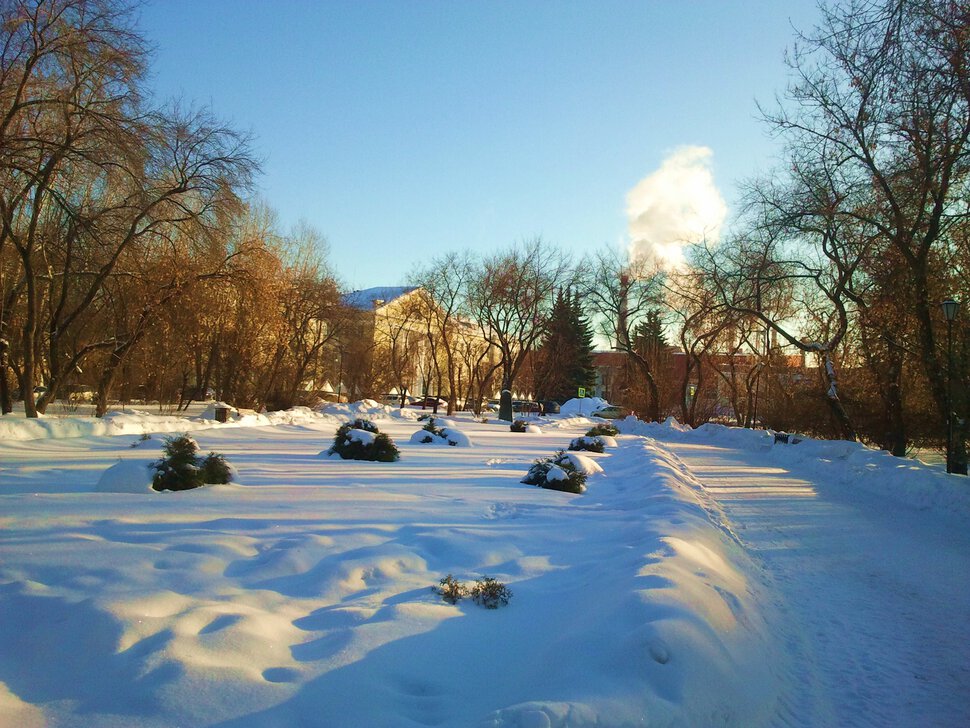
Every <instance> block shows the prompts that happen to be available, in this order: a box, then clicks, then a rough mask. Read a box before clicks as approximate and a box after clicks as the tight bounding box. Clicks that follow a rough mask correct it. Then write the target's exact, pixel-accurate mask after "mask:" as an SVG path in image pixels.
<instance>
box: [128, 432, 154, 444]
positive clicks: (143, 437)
mask: <svg viewBox="0 0 970 728" xmlns="http://www.w3.org/2000/svg"><path fill="white" fill-rule="evenodd" d="M151 439H152V436H151V435H149V434H148V433H147V432H143V433H142V434H141V437H139V438H138V439H137V440H135V441H134V442H133V443H131V445H129V447H141V445H142V443H145V442H148V441H149V440H151Z"/></svg>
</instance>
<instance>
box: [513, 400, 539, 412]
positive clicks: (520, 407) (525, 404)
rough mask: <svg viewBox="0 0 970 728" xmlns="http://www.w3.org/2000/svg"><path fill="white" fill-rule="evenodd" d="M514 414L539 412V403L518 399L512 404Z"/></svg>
mask: <svg viewBox="0 0 970 728" xmlns="http://www.w3.org/2000/svg"><path fill="white" fill-rule="evenodd" d="M512 411H513V412H538V411H539V403H538V402H530V401H528V400H522V399H517V400H514V401H513V402H512Z"/></svg>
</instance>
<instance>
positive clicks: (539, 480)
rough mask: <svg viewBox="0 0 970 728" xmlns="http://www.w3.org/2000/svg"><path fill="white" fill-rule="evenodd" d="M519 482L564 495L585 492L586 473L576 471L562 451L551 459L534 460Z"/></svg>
mask: <svg viewBox="0 0 970 728" xmlns="http://www.w3.org/2000/svg"><path fill="white" fill-rule="evenodd" d="M521 482H523V483H525V484H526V485H537V486H539V487H540V488H547V489H549V490H561V491H563V492H564V493H583V492H585V491H586V473H583V472H581V471H580V470H578V469H577V468H576V465H575V464H574V463H573V461H572V460H571V459H570V458H569V456H568V455H567V454H566V453H565V452H564V451H562V450H560V451H559V452H557V453H556V454H555V455H554V456H552V457H551V458H546V459H545V460H542V459H540V460H536V461H535V463H534V464H533V465H532V467H531V468H529V472H528V473H527V474H526V476H525V477H524V478H523V479H522V481H521Z"/></svg>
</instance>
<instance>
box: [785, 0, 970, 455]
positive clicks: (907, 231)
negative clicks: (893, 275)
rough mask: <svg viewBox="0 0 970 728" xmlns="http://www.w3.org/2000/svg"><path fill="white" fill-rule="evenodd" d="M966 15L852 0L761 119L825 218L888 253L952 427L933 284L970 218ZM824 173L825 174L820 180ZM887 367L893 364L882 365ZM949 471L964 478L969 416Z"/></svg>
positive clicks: (806, 40)
mask: <svg viewBox="0 0 970 728" xmlns="http://www.w3.org/2000/svg"><path fill="white" fill-rule="evenodd" d="M968 24H970V10H968V9H967V6H966V3H962V2H948V1H944V0H878V1H877V2H871V1H869V0H852V1H851V2H847V3H840V4H836V5H832V6H826V7H823V16H822V22H821V24H820V26H819V28H817V29H816V30H815V31H814V32H812V33H810V34H805V35H802V36H801V37H800V42H799V44H798V45H797V46H796V48H795V49H794V52H793V53H792V54H791V57H790V61H791V68H792V72H793V81H792V83H791V84H790V86H789V88H788V91H787V93H786V100H785V103H784V104H783V105H782V106H781V108H780V109H779V110H778V111H777V112H771V113H768V114H766V118H767V120H768V122H769V123H770V124H771V125H772V126H773V127H774V128H775V129H776V130H777V131H778V133H779V134H780V135H781V136H782V137H783V138H784V140H785V142H786V144H787V147H788V149H789V156H790V158H791V162H792V166H793V168H794V169H795V172H796V174H801V173H802V171H803V170H809V171H810V173H811V175H812V176H813V177H814V178H815V180H816V182H817V184H818V185H819V187H820V188H821V189H824V190H825V193H826V194H825V198H826V199H828V200H829V202H830V209H829V210H828V211H827V213H826V214H827V216H828V217H829V218H832V219H836V220H837V221H838V224H839V226H840V227H846V226H849V225H857V226H860V227H861V228H862V235H863V236H864V237H866V236H869V235H870V231H871V232H872V233H874V234H875V235H877V236H878V239H879V240H880V241H881V243H882V244H883V245H885V246H886V247H887V248H888V249H891V250H892V251H894V255H895V257H896V260H897V261H898V264H899V266H900V267H901V268H902V270H903V271H905V278H906V284H907V285H906V286H905V289H904V290H903V291H900V293H902V292H906V293H908V295H909V296H910V297H909V299H908V300H907V301H906V305H908V306H909V307H910V308H911V310H912V316H913V321H914V334H915V343H916V347H917V352H918V357H919V360H920V363H921V365H922V370H923V376H925V378H926V381H927V382H928V385H929V390H930V393H931V395H932V397H933V400H934V402H935V403H936V407H937V412H938V416H939V420H940V421H941V422H944V421H946V420H948V419H949V412H948V409H947V408H948V405H949V403H950V397H949V393H948V391H947V384H946V377H945V375H944V371H945V370H946V367H944V366H943V364H944V362H943V361H941V359H942V357H941V352H942V347H941V346H940V341H939V339H940V335H939V329H940V326H941V325H942V320H941V318H942V317H941V316H940V314H939V312H938V302H939V301H940V300H942V299H943V298H946V297H948V296H949V295H952V292H951V291H948V290H946V289H941V287H940V284H941V282H942V281H943V280H946V279H945V278H941V277H938V276H936V275H935V272H936V271H938V270H939V269H940V264H941V262H942V261H943V260H945V259H946V258H947V257H948V256H949V253H950V251H951V249H952V244H953V243H952V241H953V231H954V228H956V227H958V226H959V225H961V224H963V222H964V221H966V219H967V217H968V215H970V187H968V181H970V178H968V171H970V153H968V146H967V145H968V139H970V75H968V58H970V36H968V34H967V32H966V29H967V26H968ZM820 170H824V174H818V172H819V171H820ZM890 366H891V365H890ZM963 407H964V409H963V410H962V411H961V412H959V413H958V414H959V416H958V417H956V418H955V420H956V423H957V433H956V434H957V437H956V444H957V445H958V447H957V452H956V454H955V461H953V462H951V463H950V464H949V465H950V466H951V469H953V470H955V471H959V472H962V473H966V453H965V448H964V443H965V440H966V428H967V424H966V422H967V419H968V418H967V412H966V409H965V407H966V404H963Z"/></svg>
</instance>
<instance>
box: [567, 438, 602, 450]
mask: <svg viewBox="0 0 970 728" xmlns="http://www.w3.org/2000/svg"><path fill="white" fill-rule="evenodd" d="M569 449H570V450H588V451H589V452H603V450H605V449H606V443H604V442H603V440H602V439H601V438H599V437H589V436H584V437H577V438H576V439H574V440H572V441H570V443H569Z"/></svg>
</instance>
